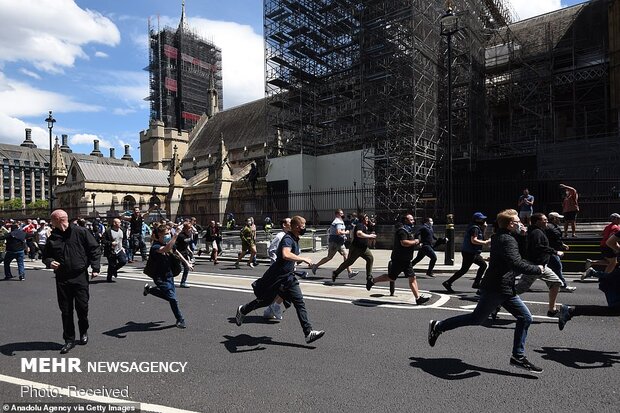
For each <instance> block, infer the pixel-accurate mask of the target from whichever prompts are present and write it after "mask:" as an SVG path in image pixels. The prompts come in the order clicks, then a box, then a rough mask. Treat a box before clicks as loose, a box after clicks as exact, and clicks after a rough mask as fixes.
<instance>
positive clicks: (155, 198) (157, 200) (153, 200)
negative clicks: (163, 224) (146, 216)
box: [149, 195, 161, 208]
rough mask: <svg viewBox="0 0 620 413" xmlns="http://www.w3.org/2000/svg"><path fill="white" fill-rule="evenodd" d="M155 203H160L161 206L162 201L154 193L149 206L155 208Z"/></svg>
mask: <svg viewBox="0 0 620 413" xmlns="http://www.w3.org/2000/svg"><path fill="white" fill-rule="evenodd" d="M153 205H159V206H160V207H161V201H160V200H159V198H158V197H157V196H155V195H153V196H152V197H151V199H149V208H153Z"/></svg>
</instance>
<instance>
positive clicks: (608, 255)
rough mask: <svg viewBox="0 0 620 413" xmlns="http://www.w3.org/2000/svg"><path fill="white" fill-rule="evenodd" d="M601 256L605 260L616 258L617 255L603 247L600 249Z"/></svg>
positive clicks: (605, 246)
mask: <svg viewBox="0 0 620 413" xmlns="http://www.w3.org/2000/svg"><path fill="white" fill-rule="evenodd" d="M601 254H602V255H603V257H605V258H616V257H617V256H618V254H616V251H614V250H612V249H611V248H609V247H608V246H607V245H603V246H602V247H601Z"/></svg>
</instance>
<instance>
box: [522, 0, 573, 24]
mask: <svg viewBox="0 0 620 413" xmlns="http://www.w3.org/2000/svg"><path fill="white" fill-rule="evenodd" d="M510 3H512V8H513V9H514V10H515V11H516V12H517V14H518V15H519V18H520V19H521V20H524V19H528V18H530V17H533V16H538V15H539V14H544V13H548V12H550V11H554V10H558V9H560V8H562V4H561V0H510Z"/></svg>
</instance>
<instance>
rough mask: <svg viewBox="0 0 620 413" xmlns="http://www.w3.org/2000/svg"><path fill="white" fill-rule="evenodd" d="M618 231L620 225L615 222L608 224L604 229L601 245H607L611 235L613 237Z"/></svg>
mask: <svg viewBox="0 0 620 413" xmlns="http://www.w3.org/2000/svg"><path fill="white" fill-rule="evenodd" d="M618 231H620V225H617V224H614V223H613V222H611V223H609V224H607V226H606V227H605V229H604V230H603V239H602V240H601V247H604V246H605V245H607V240H608V239H609V237H611V236H612V235H614V234H615V233H616V232H618Z"/></svg>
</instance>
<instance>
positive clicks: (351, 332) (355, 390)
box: [0, 262, 620, 412]
mask: <svg viewBox="0 0 620 413" xmlns="http://www.w3.org/2000/svg"><path fill="white" fill-rule="evenodd" d="M335 264H337V263H335ZM140 265H141V263H137V264H133V266H128V267H126V268H125V269H124V270H122V271H123V272H122V273H121V274H120V275H119V278H118V280H117V282H116V283H111V284H108V283H105V282H100V281H96V282H95V283H94V284H93V285H91V302H90V303H91V305H90V322H91V328H90V330H89V335H90V342H89V343H88V345H87V346H78V347H76V348H75V349H74V350H72V351H71V353H69V354H68V355H67V356H60V355H59V354H58V351H59V350H60V347H61V345H62V328H61V321H60V312H59V310H58V306H57V301H56V295H55V287H54V279H53V274H52V273H51V272H49V271H46V270H34V269H29V270H28V271H27V279H26V281H25V282H19V281H0V311H1V314H2V317H1V318H0V331H1V334H2V340H1V343H0V402H2V403H5V404H6V403H13V402H22V403H23V402H32V401H52V402H62V403H66V402H89V401H90V402H93V401H96V399H95V398H93V397H90V396H85V397H86V398H78V397H72V396H75V394H70V395H69V397H66V396H63V397H62V398H60V397H57V398H50V397H42V396H38V395H37V394H34V395H33V394H29V393H26V394H22V392H24V391H27V389H29V388H30V387H29V386H34V388H44V387H47V388H48V389H55V388H56V387H49V386H58V387H59V388H60V389H65V388H66V387H67V386H77V387H78V388H82V389H91V390H92V389H102V388H105V389H127V393H128V394H127V395H124V396H123V397H116V398H115V400H113V402H114V403H118V402H119V400H117V399H120V400H125V401H130V402H138V403H143V404H142V409H143V411H161V412H177V411H178V412H181V411H197V412H212V411H213V412H218V411H227V412H237V411H268V410H273V411H300V412H308V411H317V412H333V411H362V412H376V411H392V412H400V411H403V412H405V411H406V412H409V411H420V410H421V411H440V410H441V411H448V412H452V411H454V412H469V411H472V412H473V411H490V410H494V411H500V412H502V411H515V410H519V411H533V410H540V411H550V412H556V411H558V412H559V411H563V412H583V411H597V412H612V411H613V412H616V411H618V408H619V406H620V396H619V392H618V390H617V383H618V380H619V379H620V365H618V363H619V362H620V353H618V327H620V324H619V322H618V319H612V318H590V317H581V318H575V319H573V320H571V321H570V322H569V323H568V324H567V326H566V328H565V330H564V331H562V332H560V331H559V330H558V327H557V321H556V320H555V319H550V318H547V317H546V316H544V315H545V312H546V304H545V303H546V300H547V292H546V287H545V285H544V284H543V283H540V282H537V283H535V284H534V286H533V288H534V291H533V292H530V293H527V294H524V296H523V299H524V300H525V301H526V302H527V303H528V306H529V307H530V309H531V310H532V313H533V314H534V315H535V321H534V324H533V325H532V326H531V328H530V332H529V337H528V342H527V351H528V357H529V358H530V360H531V361H533V362H534V363H535V364H537V365H540V366H541V367H543V368H544V369H545V371H544V372H543V373H542V374H540V375H533V374H529V373H527V372H526V371H523V370H517V369H514V368H512V367H510V366H509V365H508V360H509V357H510V350H511V346H512V335H513V327H514V323H513V319H512V317H511V316H510V315H508V314H500V319H499V320H497V321H495V322H488V323H487V324H486V325H484V326H480V327H468V328H463V329H459V330H455V331H452V332H449V333H445V334H443V335H441V336H440V337H439V340H438V342H437V345H436V346H435V347H434V348H431V347H429V345H428V343H427V341H426V334H427V328H428V321H429V319H443V318H446V317H450V316H453V315H457V314H462V313H463V312H465V311H471V308H472V306H473V305H475V294H474V291H473V290H471V289H470V288H469V287H470V285H471V280H470V278H471V277H470V276H469V275H468V276H465V277H464V278H463V279H462V280H461V281H459V282H458V283H457V284H455V289H456V290H457V294H453V295H450V296H449V295H444V294H443V288H441V284H440V283H441V282H442V281H443V280H445V279H446V278H445V276H443V275H441V276H439V277H437V278H435V279H427V278H424V277H419V283H420V287H421V289H422V290H424V291H425V292H427V293H431V294H432V295H433V299H432V300H431V302H430V303H429V305H428V306H419V307H416V306H414V305H412V303H411V302H409V301H408V300H409V299H410V298H411V294H410V292H409V291H408V288H407V284H406V280H404V279H399V280H398V281H397V287H398V289H397V294H396V297H388V296H387V285H386V286H385V287H383V288H373V290H372V291H371V292H370V293H369V292H367V291H366V290H365V289H364V287H363V283H364V280H363V277H362V276H360V277H359V279H354V280H347V279H346V278H345V279H339V281H338V282H337V284H336V285H335V286H334V285H331V280H329V279H328V278H321V277H313V278H310V279H308V280H302V290H303V291H304V294H305V295H306V301H307V308H308V312H309V316H310V320H311V322H312V323H313V325H314V327H315V328H318V329H324V330H325V331H326V334H325V336H324V337H323V338H322V339H321V340H319V341H317V342H315V343H312V344H311V345H306V344H305V341H304V337H303V333H302V330H301V328H300V326H299V323H298V321H297V317H296V316H295V313H294V311H292V310H289V311H287V312H285V313H284V320H283V321H282V322H279V323H278V322H272V321H266V320H264V319H263V318H262V317H261V315H262V312H258V311H257V312H255V313H251V314H249V315H248V316H247V317H246V320H245V323H244V324H243V325H242V326H241V327H237V326H236V325H235V324H234V320H233V317H234V314H235V308H236V306H237V305H239V304H242V303H245V302H248V301H250V300H251V299H252V298H253V295H252V294H251V289H250V283H251V282H252V280H254V279H255V278H257V277H258V276H259V275H260V274H262V272H263V271H264V270H265V266H259V267H257V268H255V269H250V268H248V267H243V268H242V269H239V270H236V269H234V268H232V267H231V265H230V264H229V263H222V264H220V265H219V266H217V267H214V266H213V265H212V264H211V263H206V262H200V263H199V264H198V265H197V268H196V271H195V272H194V273H193V274H192V275H191V277H190V285H191V286H192V287H191V288H189V289H177V293H178V295H179V297H180V300H181V310H182V311H183V313H184V315H185V318H186V320H187V324H188V328H187V329H186V330H180V329H177V328H175V327H174V317H173V316H172V313H171V311H170V308H169V306H168V304H167V303H165V302H164V301H162V300H159V299H157V298H155V297H153V296H148V297H143V296H142V286H143V284H144V282H146V281H147V280H148V279H147V278H146V277H145V276H143V275H142V274H141V271H140V268H139V267H140ZM33 266H35V267H37V266H38V267H39V268H40V264H37V263H28V267H30V268H32V267H33ZM329 272H330V271H328V270H325V271H320V272H319V274H321V273H323V275H324V276H325V277H327V276H328V274H329ZM103 278H104V277H102V279H103ZM571 285H575V286H577V287H578V289H577V291H576V292H575V293H573V294H565V293H563V294H560V297H559V302H566V303H571V304H579V303H583V304H585V303H588V304H594V303H597V304H604V303H605V301H604V298H603V296H602V294H601V293H600V292H599V291H598V290H597V285H596V283H592V282H589V283H577V282H571ZM30 358H58V359H60V358H77V359H79V362H80V365H81V366H82V370H83V371H82V372H72V373H68V372H66V373H62V372H56V373H43V372H37V373H34V372H30V371H27V372H22V363H23V360H27V359H30ZM159 361H164V362H175V363H187V364H186V365H185V371H184V372H179V373H173V372H168V373H164V372H123V373H121V372H117V373H111V372H104V371H101V369H98V371H86V369H85V367H86V366H87V365H88V363H89V362H91V363H92V362H106V363H111V362H126V363H127V364H130V363H132V362H138V363H145V362H159ZM33 383H34V384H33ZM22 386H25V387H22ZM97 400H101V401H111V400H110V399H97Z"/></svg>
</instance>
